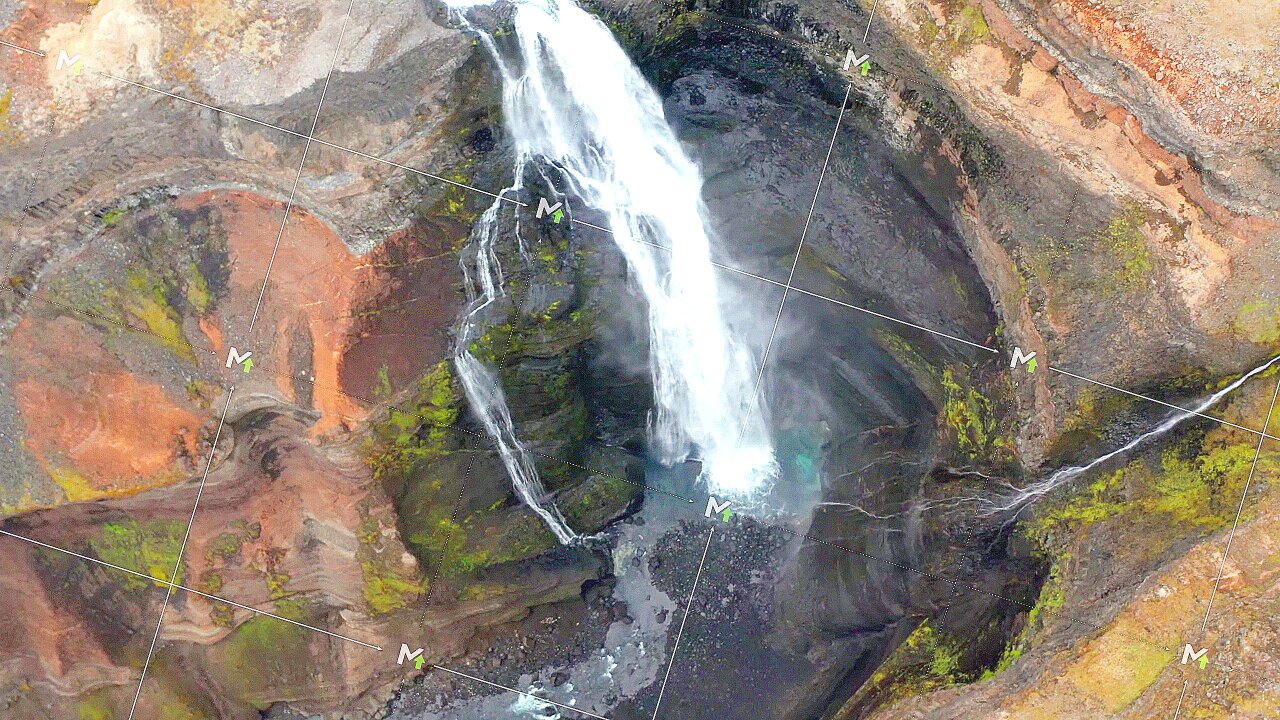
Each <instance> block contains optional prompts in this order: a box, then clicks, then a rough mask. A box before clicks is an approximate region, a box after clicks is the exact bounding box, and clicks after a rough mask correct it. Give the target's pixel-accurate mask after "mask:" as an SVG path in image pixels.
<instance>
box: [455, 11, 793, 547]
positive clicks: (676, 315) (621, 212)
mask: <svg viewBox="0 0 1280 720" xmlns="http://www.w3.org/2000/svg"><path fill="white" fill-rule="evenodd" d="M446 1H447V2H449V3H450V4H451V5H452V6H453V7H454V8H456V9H459V10H462V9H464V8H467V7H472V6H475V5H478V4H487V3H479V2H472V1H471V0H446ZM512 11H513V12H512V17H511V23H512V26H513V29H514V35H515V37H514V39H513V40H512V43H513V47H512V50H513V51H514V52H515V54H517V57H515V58H513V60H514V61H515V62H513V63H508V62H507V60H506V59H505V58H504V57H503V53H501V52H499V49H498V47H497V46H496V44H495V42H494V40H493V38H492V37H491V36H490V35H489V34H488V33H485V32H483V31H481V30H478V29H476V28H474V27H473V26H470V25H468V27H469V29H471V30H472V31H473V32H475V33H476V34H477V35H478V37H479V38H480V40H481V42H483V43H484V45H485V46H486V47H487V48H488V50H489V51H490V53H491V54H492V56H493V58H494V60H495V62H496V63H497V65H498V69H499V71H500V72H501V74H502V81H503V112H504V118H505V122H506V126H507V129H508V131H509V132H510V135H511V138H512V142H513V146H514V151H515V184H514V185H513V187H511V188H508V189H507V190H505V191H504V192H503V195H504V196H506V195H507V193H509V192H518V191H519V190H520V189H521V183H522V178H523V176H524V173H525V170H526V168H528V167H530V166H533V167H537V165H536V163H539V162H548V163H550V164H552V165H555V166H556V167H558V168H559V169H560V170H561V172H562V173H563V176H564V177H565V178H566V179H567V181H568V183H569V187H568V188H567V192H568V194H569V196H571V197H573V198H575V200H574V202H575V203H576V202H581V203H582V204H585V205H586V206H589V207H591V208H593V209H595V210H596V211H598V212H600V213H601V214H602V215H603V216H604V217H606V218H607V221H608V226H609V229H610V230H611V231H612V237H613V241H614V243H615V244H616V245H617V247H618V248H619V249H620V250H621V252H622V254H623V256H624V257H625V258H626V261H627V264H628V267H629V269H630V272H631V276H632V278H633V280H634V282H635V283H636V286H637V287H638V288H639V289H640V291H641V292H642V293H643V294H644V298H645V300H646V301H647V303H648V309H649V349H650V352H649V358H650V370H651V375H652V381H653V387H654V395H655V408H654V410H653V412H652V414H651V417H650V427H649V433H650V440H651V444H652V446H653V447H654V449H655V450H656V451H657V452H658V453H659V454H660V459H661V460H663V461H664V462H667V463H675V462H679V461H681V460H683V459H685V458H687V457H689V456H691V455H692V456H696V457H697V458H698V459H699V460H701V462H702V479H703V481H704V482H705V483H706V485H707V487H708V489H709V491H710V492H712V493H715V494H717V495H721V496H729V497H736V498H740V499H745V498H749V497H751V496H752V495H754V494H755V493H757V492H759V491H762V490H764V489H767V487H768V485H769V483H770V482H771V480H772V479H773V478H774V477H776V475H777V473H778V464H777V461H776V460H775V458H774V451H773V444H772V440H771V438H770V436H769V432H768V423H767V418H768V415H767V412H766V408H765V407H763V406H762V403H761V402H760V400H759V398H758V397H757V394H756V392H755V375H754V373H755V359H754V358H753V357H752V354H751V353H750V352H749V351H748V350H747V349H746V348H745V347H743V346H742V345H741V344H739V343H738V342H737V341H735V340H734V338H733V337H732V335H731V333H730V331H729V328H728V326H727V323H726V322H725V318H724V316H723V314H722V312H721V307H720V298H719V293H718V290H717V284H716V280H717V278H716V276H715V269H714V266H713V265H712V263H711V238H710V231H709V226H708V222H707V218H706V211H705V207H704V206H703V203H702V199H701V195H702V178H701V174H700V173H699V171H698V168H697V166H696V165H695V164H694V163H693V162H692V161H691V160H690V159H689V158H688V157H687V156H686V155H685V153H684V151H683V149H682V148H681V147H680V143H679V141H678V140H677V139H676V137H675V135H674V133H673V132H672V130H671V127H670V126H669V125H668V124H667V121H666V118H665V117H664V114H663V111H662V102H661V100H660V99H659V97H658V95H657V93H655V92H654V90H653V88H652V87H650V85H649V83H648V82H647V81H646V80H645V79H644V77H643V76H642V75H641V74H640V72H639V70H637V69H636V67H635V66H634V65H633V64H632V63H631V59H630V58H629V57H627V54H626V53H625V52H624V51H623V50H622V48H621V47H619V46H618V44H617V42H616V41H615V40H614V38H613V35H612V34H611V33H610V32H609V30H608V28H606V27H605V25H604V24H603V23H602V22H600V21H599V20H598V19H596V18H595V17H593V16H592V15H590V14H588V13H587V12H585V11H584V10H582V9H581V8H579V7H578V6H577V5H575V4H573V2H572V0H514V2H513V3H512ZM463 22H464V23H465V22H466V21H465V19H464V20H463ZM549 200H551V201H553V200H552V199H550V198H549ZM503 206H504V202H503V201H495V203H494V204H493V206H491V207H490V208H489V210H488V211H487V212H486V213H485V215H484V217H482V219H481V221H480V223H479V224H478V226H477V229H476V232H475V234H474V235H473V242H474V244H475V246H476V250H477V257H476V260H475V267H474V268H472V270H473V271H474V274H475V276H476V279H478V280H479V288H478V289H479V290H480V293H479V294H478V295H476V296H474V297H473V298H472V302H471V303H470V306H469V307H468V309H467V312H466V314H465V316H464V319H463V321H462V324H461V331H460V332H459V337H458V351H457V355H456V363H455V364H456V366H457V369H458V373H459V375H460V376H461V378H462V382H463V385H464V388H465V390H466V393H467V397H468V399H469V401H470V402H471V406H472V408H473V409H474V410H475V411H476V412H477V414H478V415H479V416H480V417H481V419H482V421H483V422H484V424H485V427H486V428H488V431H489V433H490V435H492V436H493V437H494V439H495V440H496V441H497V442H498V445H499V449H500V452H501V454H502V457H503V461H504V462H505V463H506V464H507V470H508V471H509V473H510V474H511V478H512V481H513V483H514V485H515V488H516V491H517V493H518V494H519V495H520V497H521V499H522V500H523V501H524V502H526V503H528V504H529V506H530V507H531V508H533V509H534V510H535V512H537V513H538V514H539V515H540V516H541V517H542V519H543V520H545V521H546V522H547V524H548V525H549V526H550V527H551V528H552V529H553V530H554V531H555V532H556V536H557V537H558V538H560V540H561V542H569V541H571V540H572V539H574V538H575V537H576V536H575V535H574V534H573V531H572V530H571V529H569V528H568V527H566V526H565V525H564V520H563V518H562V517H560V514H559V512H557V511H556V510H555V508H554V507H550V508H546V507H544V506H543V505H542V502H543V500H544V495H545V490H544V489H543V486H542V483H541V482H540V481H539V480H538V477H537V474H536V472H535V471H534V468H533V463H532V462H531V461H530V460H529V457H528V453H527V451H526V450H525V448H524V446H523V445H522V444H521V443H520V441H519V439H518V438H517V437H516V435H515V431H514V427H513V425H512V423H511V416H510V412H509V411H508V410H507V406H506V402H505V399H504V397H503V395H502V391H501V388H500V386H499V383H498V380H497V378H496V377H495V376H494V374H493V373H492V372H490V371H489V370H488V369H487V368H486V367H485V366H484V365H483V364H482V363H480V362H479V361H478V360H477V359H476V358H475V357H473V356H472V355H471V353H470V351H469V345H470V343H471V342H472V341H473V340H474V339H475V338H476V337H477V336H478V333H479V332H481V322H480V319H479V314H480V312H481V311H483V310H484V308H486V307H487V306H488V305H489V304H491V303H492V302H494V300H495V299H496V298H497V297H499V296H500V294H501V293H503V292H505V291H504V290H503V288H502V278H501V270H500V269H499V268H498V264H497V259H496V257H495V256H494V248H493V245H494V242H495V241H496V239H497V237H496V236H497V224H498V214H499V210H501V209H502V208H503ZM512 207H515V206H512ZM516 212H517V213H518V212H519V210H518V209H517V210H516ZM517 217H518V215H517ZM517 242H519V240H518V238H517ZM655 245H656V246H659V247H661V248H667V249H665V250H664V249H658V248H657V247H655ZM468 284H469V285H470V284H471V283H470V282H469V283H468ZM744 423H745V428H744Z"/></svg>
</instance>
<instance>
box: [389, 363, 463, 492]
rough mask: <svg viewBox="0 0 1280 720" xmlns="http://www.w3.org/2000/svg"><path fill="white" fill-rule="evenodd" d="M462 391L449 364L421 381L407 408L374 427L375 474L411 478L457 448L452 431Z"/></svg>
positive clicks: (442, 364)
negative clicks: (422, 466) (422, 467)
mask: <svg viewBox="0 0 1280 720" xmlns="http://www.w3.org/2000/svg"><path fill="white" fill-rule="evenodd" d="M460 407H461V397H460V388H459V387H458V386H457V382H456V380H455V379H454V377H453V372H452V368H451V366H450V365H449V363H448V361H442V362H440V363H439V364H437V365H436V366H435V367H434V368H432V369H431V370H430V371H429V372H428V373H427V374H426V375H423V376H422V378H421V379H420V380H419V381H418V386H417V388H416V392H415V393H414V395H413V397H412V399H411V400H410V401H409V403H408V404H407V409H405V410H400V409H398V408H391V409H390V410H389V411H388V414H387V417H386V418H385V419H383V420H381V421H380V422H377V423H375V424H374V426H373V442H372V445H371V447H370V449H369V454H368V459H369V465H370V467H372V468H373V472H374V475H375V476H376V477H379V478H382V477H384V476H386V475H388V474H395V475H400V476H407V475H409V474H411V473H412V472H413V471H414V468H415V467H418V466H420V465H421V464H422V463H425V462H429V461H432V460H435V459H438V458H440V457H441V456H443V455H445V454H446V453H447V452H449V451H450V450H451V449H452V447H453V438H452V431H451V430H450V428H451V427H452V426H453V424H454V423H455V422H457V420H458V412H459V408H460Z"/></svg>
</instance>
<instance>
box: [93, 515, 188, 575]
mask: <svg viewBox="0 0 1280 720" xmlns="http://www.w3.org/2000/svg"><path fill="white" fill-rule="evenodd" d="M185 533H186V525H184V524H183V523H180V522H177V521H172V520H154V521H151V522H145V523H137V522H134V521H133V520H126V521H124V522H118V523H115V522H110V523H106V524H104V525H103V526H102V534H101V535H100V536H99V537H98V538H97V539H95V540H90V541H89V545H90V546H91V547H92V548H93V552H94V554H95V555H97V556H98V558H99V559H101V560H102V561H103V562H108V563H111V564H113V565H119V566H120V567H123V568H127V569H129V570H134V571H136V572H140V573H145V574H147V575H150V576H151V577H153V578H156V580H155V581H154V582H155V585H156V586H157V587H168V582H169V578H170V576H171V575H172V573H173V568H174V566H175V565H177V564H178V552H179V550H180V549H181V548H182V538H183V535H184V534H185ZM182 573H183V570H182V568H179V569H178V577H177V579H175V580H174V582H176V583H180V582H182ZM121 582H122V583H123V584H124V587H125V588H127V589H129V590H132V591H142V590H145V589H146V587H147V581H146V580H144V579H142V578H139V577H137V576H134V575H127V576H124V577H123V578H122V580H121Z"/></svg>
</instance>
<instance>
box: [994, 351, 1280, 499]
mask: <svg viewBox="0 0 1280 720" xmlns="http://www.w3.org/2000/svg"><path fill="white" fill-rule="evenodd" d="M1276 361H1280V356H1277V357H1274V358H1271V359H1270V360H1268V361H1267V362H1266V363H1264V364H1262V365H1259V366H1258V367H1256V368H1254V369H1252V370H1250V371H1249V372H1247V373H1245V374H1244V376H1243V377H1241V378H1240V379H1239V380H1236V381H1235V382H1233V383H1231V384H1230V385H1227V386H1226V387H1224V388H1222V389H1221V390H1219V391H1218V392H1216V393H1214V394H1212V395H1210V396H1209V397H1208V398H1206V399H1205V400H1204V401H1203V402H1201V403H1200V404H1199V405H1197V406H1195V407H1194V408H1192V411H1193V412H1185V411H1179V412H1175V413H1173V414H1172V415H1170V416H1169V417H1168V418H1165V420H1164V421H1163V422H1161V423H1160V424H1159V425H1157V426H1155V427H1154V428H1152V429H1151V430H1148V431H1147V432H1145V433H1143V434H1141V435H1139V436H1137V437H1135V438H1134V439H1132V440H1130V441H1129V442H1127V443H1125V444H1124V446H1122V447H1119V448H1116V449H1115V450H1112V451H1111V452H1109V453H1107V454H1105V455H1102V456H1100V457H1098V458H1096V459H1095V460H1093V461H1092V462H1090V463H1088V464H1087V465H1073V466H1071V467H1065V468H1061V469H1059V470H1057V471H1056V472H1054V473H1053V474H1052V475H1050V476H1049V477H1047V478H1045V479H1043V480H1041V481H1039V482H1036V483H1033V484H1032V485H1030V486H1029V487H1026V488H1023V489H1019V490H1017V491H1016V492H1015V493H1013V494H1012V495H1007V496H1004V497H1001V498H997V499H995V500H992V501H990V504H989V505H988V507H987V508H986V509H985V514H986V515H988V516H994V515H1001V514H1004V513H1007V512H1013V511H1015V510H1022V509H1023V508H1025V507H1026V506H1027V505H1029V504H1031V503H1033V502H1035V501H1036V500H1039V499H1040V498H1042V497H1044V496H1045V495H1047V494H1049V493H1051V492H1053V491H1054V490H1056V489H1057V488H1059V487H1062V486H1063V485H1065V484H1067V483H1069V482H1071V481H1072V480H1074V479H1076V478H1078V477H1080V476H1081V475H1083V474H1085V473H1087V472H1089V471H1090V470H1092V469H1094V468H1095V467H1097V466H1099V465H1101V464H1103V463H1105V462H1106V461H1108V460H1110V459H1111V458H1113V457H1116V456H1117V455H1123V454H1124V453H1127V452H1129V451H1130V450H1132V449H1134V448H1136V447H1138V446H1139V445H1141V444H1143V443H1145V442H1147V441H1148V440H1151V439H1153V438H1157V437H1159V436H1161V435H1164V434H1165V433H1167V432H1169V431H1170V430H1173V429H1174V428H1175V427H1177V426H1178V425H1181V424H1182V423H1183V422H1185V421H1187V420H1189V419H1191V418H1193V417H1197V415H1196V414H1195V413H1202V412H1204V411H1205V410H1208V409H1209V408H1211V407H1213V406H1214V405H1217V404H1218V401H1219V400H1221V399H1222V398H1224V397H1226V396H1227V395H1229V394H1230V393H1231V391H1233V390H1235V389H1236V388H1238V387H1240V386H1241V385H1243V384H1245V383H1246V382H1247V381H1248V380H1249V378H1252V377H1253V376H1255V375H1257V374H1259V373H1261V372H1263V371H1265V370H1266V369H1267V368H1269V367H1271V366H1272V365H1275V364H1276Z"/></svg>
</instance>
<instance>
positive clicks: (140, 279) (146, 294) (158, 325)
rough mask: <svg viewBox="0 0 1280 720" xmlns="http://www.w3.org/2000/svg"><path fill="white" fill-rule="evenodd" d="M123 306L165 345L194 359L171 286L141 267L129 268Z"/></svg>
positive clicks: (181, 354) (188, 358)
mask: <svg viewBox="0 0 1280 720" xmlns="http://www.w3.org/2000/svg"><path fill="white" fill-rule="evenodd" d="M128 286H129V289H130V290H131V291H132V292H130V293H129V295H128V297H126V298H124V299H123V304H124V309H125V310H127V311H128V312H129V313H131V314H132V315H133V316H134V317H136V318H138V319H139V320H141V321H142V323H143V324H144V325H146V326H147V329H148V330H150V331H151V333H152V334H153V335H155V336H157V337H158V338H159V339H160V340H161V342H163V343H164V346H165V347H167V348H169V349H170V350H172V351H173V352H174V353H176V354H177V355H179V356H180V357H182V358H184V359H187V360H192V361H194V360H195V359H196V355H195V352H194V351H192V349H191V344H190V343H189V342H187V338H186V336H185V335H183V333H182V318H181V316H180V315H179V314H178V311H177V310H175V309H174V307H173V305H172V304H171V303H170V302H169V288H168V286H167V285H166V284H165V283H163V282H159V281H157V280H155V279H153V278H152V277H151V276H150V275H149V274H147V273H146V272H145V271H142V270H130V271H129V280H128Z"/></svg>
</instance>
